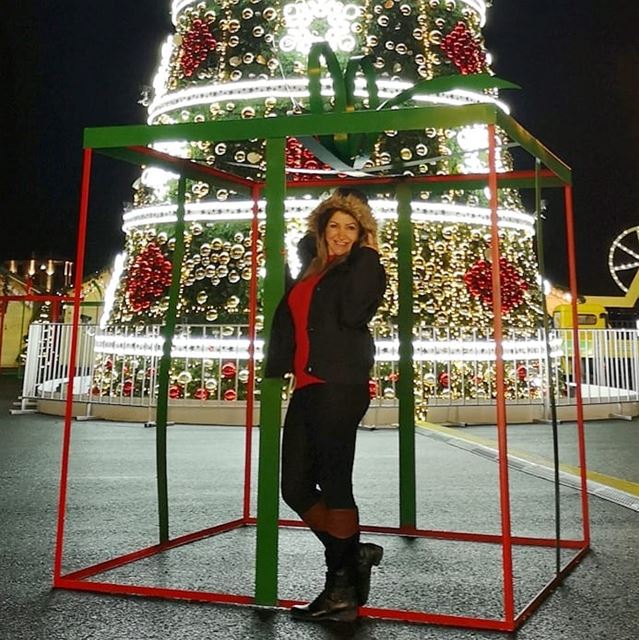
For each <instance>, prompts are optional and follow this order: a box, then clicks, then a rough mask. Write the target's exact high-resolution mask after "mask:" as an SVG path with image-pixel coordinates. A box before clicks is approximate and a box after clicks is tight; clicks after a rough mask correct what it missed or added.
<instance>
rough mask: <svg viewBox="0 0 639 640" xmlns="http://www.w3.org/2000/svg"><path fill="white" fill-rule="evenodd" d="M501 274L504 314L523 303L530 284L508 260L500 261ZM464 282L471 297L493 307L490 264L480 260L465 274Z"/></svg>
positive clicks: (501, 259)
mask: <svg viewBox="0 0 639 640" xmlns="http://www.w3.org/2000/svg"><path fill="white" fill-rule="evenodd" d="M499 274H500V285H501V308H502V311H503V312H504V313H508V312H509V311H511V310H512V309H514V308H515V307H518V306H519V305H520V304H521V303H522V302H523V300H524V292H525V291H527V290H528V283H527V282H526V281H525V280H524V279H523V277H522V276H521V274H520V273H519V272H518V271H517V269H515V267H514V266H513V265H512V264H511V263H510V262H508V260H506V258H500V259H499ZM464 282H465V283H466V287H467V288H468V292H469V293H470V295H471V296H473V297H475V298H479V299H480V300H481V301H482V303H483V304H485V305H486V306H487V307H492V304H493V275H492V265H491V263H490V262H488V261H487V260H478V261H477V262H476V263H475V264H474V265H473V266H472V267H471V268H470V269H469V270H468V271H467V272H466V273H465V274H464Z"/></svg>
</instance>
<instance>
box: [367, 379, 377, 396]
mask: <svg viewBox="0 0 639 640" xmlns="http://www.w3.org/2000/svg"><path fill="white" fill-rule="evenodd" d="M368 395H369V396H370V397H371V400H372V399H373V398H377V381H376V380H369V381H368Z"/></svg>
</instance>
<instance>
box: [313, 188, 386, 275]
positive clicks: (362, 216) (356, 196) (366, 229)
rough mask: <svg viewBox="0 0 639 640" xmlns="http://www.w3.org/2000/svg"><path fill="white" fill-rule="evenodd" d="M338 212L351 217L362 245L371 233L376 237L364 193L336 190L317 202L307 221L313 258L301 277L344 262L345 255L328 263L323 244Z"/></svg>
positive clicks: (373, 222) (374, 222) (374, 221)
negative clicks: (313, 245) (313, 249)
mask: <svg viewBox="0 0 639 640" xmlns="http://www.w3.org/2000/svg"><path fill="white" fill-rule="evenodd" d="M336 211H341V212H343V213H346V214H348V215H349V216H351V217H352V218H353V219H354V220H355V221H356V222H357V224H358V227H359V240H358V244H361V242H362V241H363V240H365V239H366V237H367V236H368V235H369V234H371V235H372V236H373V238H376V237H377V222H376V220H375V218H374V217H373V212H372V211H371V208H370V207H369V206H368V201H367V199H366V196H365V195H364V194H363V193H360V192H358V191H356V190H354V189H337V190H336V191H335V192H334V193H333V194H332V195H331V196H330V197H329V198H327V199H326V200H324V201H322V202H320V203H319V204H318V205H317V207H315V209H314V210H313V211H312V212H311V214H310V216H309V218H308V230H309V232H310V233H312V234H313V235H314V236H315V249H316V252H317V253H316V256H315V258H313V260H312V262H311V264H310V265H309V266H308V268H307V269H306V271H305V272H304V275H303V278H307V277H308V276H311V275H314V274H316V273H322V272H323V271H325V270H326V269H328V268H329V266H330V267H333V266H335V265H337V264H339V263H340V262H343V261H344V260H346V258H347V257H348V256H341V257H338V258H336V259H335V260H332V261H331V262H330V263H329V260H328V247H327V245H326V226H327V225H328V221H329V220H330V219H331V216H332V215H333V214H334V213H335V212H336Z"/></svg>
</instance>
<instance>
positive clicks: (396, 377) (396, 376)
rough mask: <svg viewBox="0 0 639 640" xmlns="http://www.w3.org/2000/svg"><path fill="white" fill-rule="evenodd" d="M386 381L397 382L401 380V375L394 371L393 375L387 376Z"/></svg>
mask: <svg viewBox="0 0 639 640" xmlns="http://www.w3.org/2000/svg"><path fill="white" fill-rule="evenodd" d="M386 380H388V381H389V382H397V381H398V380H399V373H397V371H393V373H389V374H388V375H387V376H386Z"/></svg>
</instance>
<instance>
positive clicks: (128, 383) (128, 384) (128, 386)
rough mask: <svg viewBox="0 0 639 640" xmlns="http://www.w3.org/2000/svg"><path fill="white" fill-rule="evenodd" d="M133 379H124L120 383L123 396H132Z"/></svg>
mask: <svg viewBox="0 0 639 640" xmlns="http://www.w3.org/2000/svg"><path fill="white" fill-rule="evenodd" d="M133 388H134V387H133V380H125V381H124V384H123V385H122V395H123V396H132V395H133Z"/></svg>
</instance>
